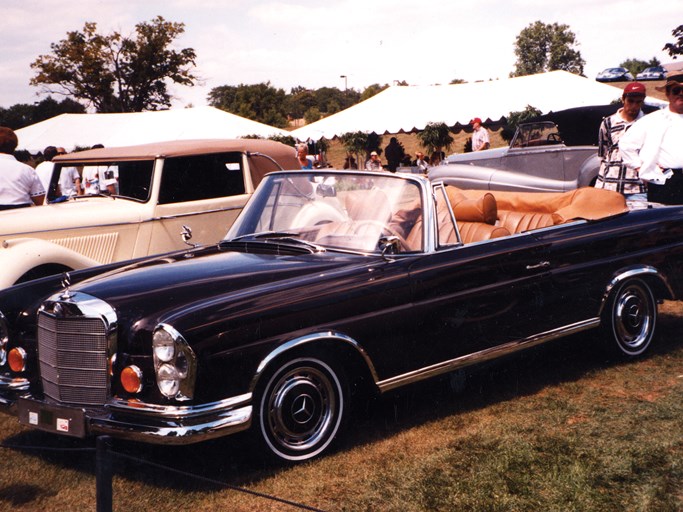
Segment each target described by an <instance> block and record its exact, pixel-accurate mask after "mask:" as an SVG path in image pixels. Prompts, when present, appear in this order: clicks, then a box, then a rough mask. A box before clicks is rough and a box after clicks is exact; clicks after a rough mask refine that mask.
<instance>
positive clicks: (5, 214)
mask: <svg viewBox="0 0 683 512" xmlns="http://www.w3.org/2000/svg"><path fill="white" fill-rule="evenodd" d="M124 205H125V208H123V206H124ZM142 207H143V206H142V205H141V204H140V203H137V202H135V201H130V200H127V199H118V198H111V197H99V196H96V197H84V198H82V199H80V198H79V199H71V200H69V201H64V202H62V203H54V204H47V205H43V206H34V207H31V208H17V209H13V210H5V211H2V212H0V236H4V237H7V236H25V235H29V234H31V233H36V232H43V231H59V230H61V229H75V228H83V227H88V226H101V225H107V224H115V223H128V222H140V221H141V220H142V219H141V218H140V216H141V213H140V210H141V208H142ZM113 212H116V213H113ZM47 219H50V223H49V226H50V227H49V228H48V227H47V224H46V220H47Z"/></svg>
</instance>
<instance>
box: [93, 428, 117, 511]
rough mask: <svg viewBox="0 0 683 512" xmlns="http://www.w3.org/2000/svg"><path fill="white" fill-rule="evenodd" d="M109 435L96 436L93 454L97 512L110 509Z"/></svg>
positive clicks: (110, 469)
mask: <svg viewBox="0 0 683 512" xmlns="http://www.w3.org/2000/svg"><path fill="white" fill-rule="evenodd" d="M110 448H111V437H109V436H99V437H98V438H97V453H96V456H95V486H96V493H97V494H96V496H97V512H111V511H112V477H113V474H112V473H113V471H112V460H111V453H110Z"/></svg>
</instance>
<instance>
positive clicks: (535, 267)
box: [526, 261, 550, 270]
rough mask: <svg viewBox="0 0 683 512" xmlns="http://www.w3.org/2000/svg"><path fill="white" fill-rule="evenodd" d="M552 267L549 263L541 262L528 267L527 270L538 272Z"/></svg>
mask: <svg viewBox="0 0 683 512" xmlns="http://www.w3.org/2000/svg"><path fill="white" fill-rule="evenodd" d="M549 266H550V262H549V261H541V262H539V263H537V264H536V265H527V266H526V269H527V270H537V269H539V268H548V267H549Z"/></svg>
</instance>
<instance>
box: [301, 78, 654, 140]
mask: <svg viewBox="0 0 683 512" xmlns="http://www.w3.org/2000/svg"><path fill="white" fill-rule="evenodd" d="M621 94H622V90H621V89H620V88H618V87H614V86H612V85H607V84H604V83H600V82H596V81H595V80H591V79H588V78H584V77H581V76H578V75H574V74H572V73H568V72H566V71H551V72H549V73H542V74H538V75H529V76H522V77H516V78H507V79H502V80H494V81H489V82H475V83H467V84H457V85H429V86H408V87H405V86H394V87H389V88H388V89H385V90H384V91H382V92H381V93H379V94H376V95H375V96H373V97H371V98H369V99H367V100H365V101H363V102H361V103H358V104H357V105H354V106H353V107H350V108H347V109H346V110H343V111H341V112H338V113H337V114H334V115H331V116H329V117H326V118H325V119H321V120H320V121H316V122H315V123H312V124H310V125H306V126H303V127H301V128H298V129H297V130H294V131H293V132H291V135H293V136H294V137H296V138H297V139H299V140H306V139H313V140H318V139H320V138H321V137H325V138H327V139H332V138H333V137H335V136H336V135H341V134H343V133H346V132H357V131H362V132H367V133H371V132H375V133H378V134H384V133H400V132H410V131H413V130H422V129H423V128H424V127H425V126H426V125H427V124H428V123H441V122H443V123H446V124H447V125H448V126H456V125H458V124H459V125H466V124H468V123H469V121H470V119H472V118H474V117H479V118H481V119H482V120H484V121H486V120H489V121H498V120H500V118H502V117H505V116H507V115H509V113H510V112H518V111H523V110H524V109H525V108H526V107H527V105H530V106H532V107H535V108H537V109H539V110H541V112H542V113H543V114H547V113H548V112H551V111H552V112H557V111H558V110H565V109H568V108H574V107H583V106H592V105H607V104H610V103H612V102H613V101H614V100H618V99H619V98H620V97H621ZM646 103H648V104H651V105H666V103H665V102H662V101H660V100H657V99H655V98H650V97H648V98H647V99H646Z"/></svg>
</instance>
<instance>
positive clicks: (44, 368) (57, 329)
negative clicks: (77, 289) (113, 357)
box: [38, 312, 109, 405]
mask: <svg viewBox="0 0 683 512" xmlns="http://www.w3.org/2000/svg"><path fill="white" fill-rule="evenodd" d="M38 359H39V363H40V375H41V378H42V383H43V391H44V393H45V394H46V395H47V396H48V397H50V398H52V399H54V400H57V401H59V402H65V403H70V404H79V405H102V404H104V403H105V402H106V400H107V397H108V393H109V377H108V375H109V372H108V343H107V328H106V326H105V322H104V321H103V320H102V318H88V317H80V316H76V317H65V318H57V317H55V316H53V315H50V314H47V313H45V312H41V313H39V315H38Z"/></svg>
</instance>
